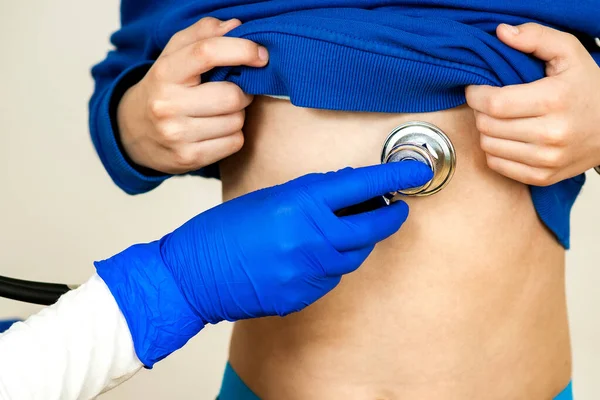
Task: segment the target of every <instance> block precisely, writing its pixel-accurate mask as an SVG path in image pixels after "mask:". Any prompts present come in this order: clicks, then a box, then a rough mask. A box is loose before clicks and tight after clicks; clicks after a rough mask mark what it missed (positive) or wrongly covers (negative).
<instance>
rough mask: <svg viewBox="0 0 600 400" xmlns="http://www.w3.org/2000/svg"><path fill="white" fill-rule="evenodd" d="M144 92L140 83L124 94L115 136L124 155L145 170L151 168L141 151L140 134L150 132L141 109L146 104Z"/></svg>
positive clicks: (117, 114) (118, 110)
mask: <svg viewBox="0 0 600 400" xmlns="http://www.w3.org/2000/svg"><path fill="white" fill-rule="evenodd" d="M142 92H143V91H142V90H141V82H138V83H136V84H135V85H133V86H131V87H130V88H128V89H127V90H126V91H125V92H124V93H123V96H122V97H121V99H120V101H119V103H118V105H117V109H116V123H117V129H116V132H115V134H116V136H117V138H116V139H117V140H118V142H119V143H120V145H121V147H122V149H123V153H124V155H125V156H126V157H127V158H128V159H129V160H131V162H133V163H134V164H136V165H138V166H140V167H143V168H150V166H149V165H147V164H146V163H145V160H144V157H143V155H142V154H141V152H140V151H139V148H140V139H141V137H142V135H140V133H139V132H148V129H149V125H150V124H148V122H147V121H146V118H145V116H144V112H143V109H142V107H141V105H143V104H145V102H144V98H143V93H142Z"/></svg>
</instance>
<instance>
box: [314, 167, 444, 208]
mask: <svg viewBox="0 0 600 400" xmlns="http://www.w3.org/2000/svg"><path fill="white" fill-rule="evenodd" d="M432 177H433V172H432V171H431V169H430V168H429V167H428V166H427V165H425V164H423V163H421V162H418V161H412V160H410V161H400V162H394V163H388V164H381V165H374V166H370V167H362V168H345V169H343V170H340V171H337V172H331V173H328V174H326V175H325V177H324V178H323V179H321V180H319V181H318V182H316V183H315V184H314V185H313V186H312V187H311V188H312V190H313V195H314V196H315V197H320V198H321V199H323V200H324V201H325V202H326V204H327V205H328V206H329V207H330V208H331V210H332V211H337V210H339V209H341V208H344V207H350V206H352V205H355V204H358V203H362V202H363V201H366V200H369V199H372V198H373V197H376V196H381V195H384V194H386V193H389V192H395V191H398V190H404V189H409V188H414V187H418V186H422V185H424V184H426V183H427V182H429V181H430V180H431V178H432Z"/></svg>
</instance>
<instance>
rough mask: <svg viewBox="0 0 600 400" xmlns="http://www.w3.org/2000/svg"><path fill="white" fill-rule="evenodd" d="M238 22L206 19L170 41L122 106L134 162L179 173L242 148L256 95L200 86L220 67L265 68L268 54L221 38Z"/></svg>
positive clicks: (121, 121)
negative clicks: (248, 110) (249, 108)
mask: <svg viewBox="0 0 600 400" xmlns="http://www.w3.org/2000/svg"><path fill="white" fill-rule="evenodd" d="M239 25H241V22H240V21H239V20H237V19H232V20H229V21H225V22H221V21H219V20H217V19H215V18H211V17H207V18H203V19H201V20H200V21H198V22H197V23H196V24H194V25H192V26H190V27H189V28H187V29H184V30H182V31H180V32H178V33H176V34H175V35H173V37H172V38H171V40H170V41H169V43H168V44H167V46H166V47H165V49H164V50H163V52H162V53H161V55H160V56H159V58H158V59H157V60H156V62H155V63H154V65H153V66H152V67H151V68H150V70H149V71H148V73H147V74H146V76H145V77H144V78H143V79H142V80H141V81H140V82H138V83H137V84H136V85H134V86H132V87H131V88H129V90H127V92H126V93H125V94H124V95H123V98H122V99H121V101H120V103H119V106H118V109H117V121H118V125H119V132H120V139H121V143H122V145H123V147H124V149H125V151H126V153H127V155H128V156H129V158H130V159H131V160H132V161H133V162H135V163H136V164H138V165H140V166H142V167H146V168H151V169H153V170H156V171H160V172H164V173H168V174H182V173H186V172H190V171H193V170H197V169H199V168H201V167H204V166H207V165H210V164H212V163H214V162H216V161H219V160H221V159H223V158H225V157H227V156H229V155H231V154H233V153H235V152H237V151H238V150H240V149H241V147H242V145H243V143H244V136H243V134H242V127H243V125H244V117H245V114H244V109H245V108H246V107H247V106H248V105H249V104H250V103H251V102H252V98H253V97H252V96H251V95H249V94H246V93H244V92H243V91H242V89H240V88H239V86H237V85H235V84H233V83H231V82H208V83H202V82H200V75H201V74H203V73H205V72H207V71H209V70H211V69H213V68H215V67H220V66H236V65H246V66H250V67H264V66H265V65H266V64H267V62H268V52H267V50H266V49H265V48H264V47H262V46H259V45H258V44H256V43H254V42H251V41H249V40H246V39H239V38H230V37H223V35H225V34H226V33H227V32H229V31H230V30H232V29H233V28H236V27H238V26H239Z"/></svg>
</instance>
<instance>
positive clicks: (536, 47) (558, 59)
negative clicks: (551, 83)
mask: <svg viewBox="0 0 600 400" xmlns="http://www.w3.org/2000/svg"><path fill="white" fill-rule="evenodd" d="M496 34H497V35H498V38H499V39H500V40H502V42H504V43H505V44H507V45H508V46H510V47H512V48H514V49H515V50H519V51H521V52H523V53H528V54H531V55H533V56H535V57H536V58H539V59H540V60H542V61H545V62H546V63H548V66H549V68H548V70H547V71H546V73H547V75H548V76H552V75H558V74H560V73H562V72H564V71H566V70H567V69H568V68H569V67H570V65H569V61H570V60H572V59H574V58H575V56H576V52H577V49H579V48H581V47H582V45H581V43H579V41H578V40H577V38H576V37H575V36H573V35H571V34H569V33H565V32H561V31H558V30H556V29H552V28H549V27H547V26H544V25H540V24H536V23H533V22H529V23H526V24H522V25H518V26H513V25H508V24H500V25H498V28H497V29H496ZM577 44H578V45H577Z"/></svg>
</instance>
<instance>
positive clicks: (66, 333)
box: [0, 275, 142, 400]
mask: <svg viewBox="0 0 600 400" xmlns="http://www.w3.org/2000/svg"><path fill="white" fill-rule="evenodd" d="M141 367H142V364H141V362H140V361H139V360H138V358H137V356H136V354H135V351H134V347H133V341H132V339H131V334H130V333H129V328H128V327H127V323H126V322H125V318H124V317H123V314H122V313H121V311H120V310H119V307H118V306H117V303H116V302H115V300H114V298H113V296H112V295H111V293H110V291H109V289H108V287H107V286H106V284H105V283H104V281H102V279H101V278H100V277H99V276H98V275H94V276H93V277H92V278H91V279H90V280H88V281H87V282H86V283H85V284H83V285H82V286H80V287H79V288H78V289H76V290H72V291H70V292H69V293H67V294H65V295H64V296H62V297H61V298H60V300H59V301H58V302H57V303H56V304H54V305H52V306H50V307H46V308H44V309H43V310H42V311H40V312H39V313H38V314H36V315H33V316H31V317H30V318H29V319H27V320H26V321H25V322H18V323H16V324H14V325H13V326H12V327H11V328H10V329H9V330H8V331H7V332H5V333H4V334H3V335H1V336H0V399H2V400H9V399H10V400H13V399H15V400H29V399H36V400H37V399H40V400H42V399H43V400H54V399H61V400H70V399H93V398H95V397H96V396H98V395H99V394H100V393H102V392H104V391H106V390H108V389H111V388H113V387H115V386H117V385H119V384H120V383H122V382H124V381H125V380H127V379H129V378H130V377H132V376H133V375H134V374H135V373H136V372H137V371H139V370H140V368H141Z"/></svg>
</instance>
